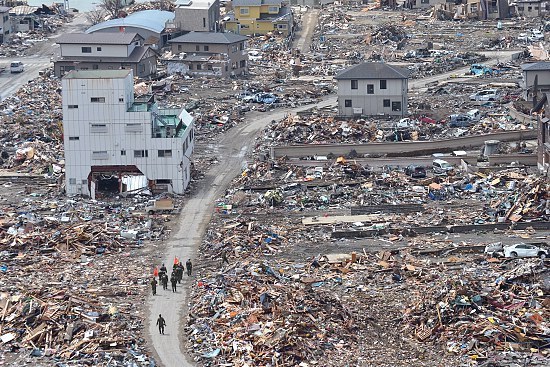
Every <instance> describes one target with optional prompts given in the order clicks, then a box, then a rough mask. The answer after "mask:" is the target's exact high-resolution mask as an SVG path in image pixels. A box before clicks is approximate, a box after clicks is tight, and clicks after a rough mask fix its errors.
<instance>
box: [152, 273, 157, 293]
mask: <svg viewBox="0 0 550 367" xmlns="http://www.w3.org/2000/svg"><path fill="white" fill-rule="evenodd" d="M151 289H152V290H153V296H156V295H157V280H156V279H155V277H153V280H151Z"/></svg>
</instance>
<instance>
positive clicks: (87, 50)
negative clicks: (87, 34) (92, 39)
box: [82, 47, 92, 54]
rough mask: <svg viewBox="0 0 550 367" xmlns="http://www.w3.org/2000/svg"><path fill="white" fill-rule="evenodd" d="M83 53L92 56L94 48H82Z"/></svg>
mask: <svg viewBox="0 0 550 367" xmlns="http://www.w3.org/2000/svg"><path fill="white" fill-rule="evenodd" d="M82 53H83V54H91V53H92V48H91V47H82Z"/></svg>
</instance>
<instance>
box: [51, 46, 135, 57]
mask: <svg viewBox="0 0 550 367" xmlns="http://www.w3.org/2000/svg"><path fill="white" fill-rule="evenodd" d="M83 47H90V48H91V51H92V52H90V53H84V52H82V48H83ZM135 47H136V46H135V45H133V44H131V45H98V44H93V45H92V44H84V43H83V44H68V43H65V44H60V45H59V48H60V51H61V57H70V56H73V57H74V56H85V57H89V56H93V57H96V58H98V59H99V58H101V57H128V56H129V55H130V54H131V53H132V51H133V50H134V48H135Z"/></svg>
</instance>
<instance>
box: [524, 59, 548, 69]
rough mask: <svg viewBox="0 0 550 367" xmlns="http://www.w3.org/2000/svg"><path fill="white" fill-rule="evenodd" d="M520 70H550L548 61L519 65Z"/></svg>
mask: <svg viewBox="0 0 550 367" xmlns="http://www.w3.org/2000/svg"><path fill="white" fill-rule="evenodd" d="M521 69H522V70H523V71H547V70H550V61H541V62H533V63H529V64H521Z"/></svg>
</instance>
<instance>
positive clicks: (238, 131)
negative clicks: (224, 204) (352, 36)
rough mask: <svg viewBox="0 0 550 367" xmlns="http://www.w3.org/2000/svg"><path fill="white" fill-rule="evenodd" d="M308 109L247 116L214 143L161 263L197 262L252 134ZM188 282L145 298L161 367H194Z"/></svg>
mask: <svg viewBox="0 0 550 367" xmlns="http://www.w3.org/2000/svg"><path fill="white" fill-rule="evenodd" d="M335 104H336V96H334V95H332V96H328V97H326V98H325V99H323V100H322V101H321V102H320V103H318V104H317V105H316V106H317V107H325V106H331V105H335ZM311 107H312V105H309V106H302V107H298V108H294V109H290V110H287V109H285V110H277V111H274V112H273V113H266V114H260V113H256V114H251V115H249V116H248V117H247V118H246V120H245V122H244V123H243V124H241V125H239V126H237V127H235V128H233V129H231V130H229V131H228V132H227V133H225V135H224V136H223V137H221V138H220V142H219V143H218V147H217V150H218V157H219V164H218V165H217V166H215V167H214V168H213V169H210V170H209V171H208V172H207V174H206V176H205V178H204V181H203V182H201V188H200V189H199V191H197V192H195V193H193V195H192V196H191V197H190V198H189V199H188V200H187V201H186V202H185V205H184V207H183V209H182V212H181V214H180V216H179V217H178V218H177V219H176V220H177V221H178V224H177V230H176V231H175V233H174V235H173V236H172V237H171V238H170V239H169V240H168V241H167V243H166V246H165V248H164V250H163V253H164V255H163V259H164V262H165V264H166V266H167V267H171V266H172V264H173V260H174V257H175V256H177V257H178V258H180V259H182V260H183V261H186V260H187V259H188V258H190V259H194V258H195V257H196V250H197V249H198V247H199V245H200V243H201V241H202V238H203V235H204V232H205V230H206V227H207V225H208V222H209V221H210V218H211V215H212V212H213V210H214V205H215V201H216V199H217V198H218V197H220V196H221V195H223V193H224V192H225V189H226V187H227V186H228V185H229V183H230V182H231V181H232V180H233V178H234V177H235V176H236V175H238V174H239V173H240V172H241V167H242V164H243V162H245V160H246V155H247V153H248V152H249V150H250V149H251V148H253V146H251V143H252V142H253V141H254V137H255V135H256V134H257V133H258V132H259V131H260V130H261V129H262V128H264V127H265V126H267V125H268V124H269V123H270V122H271V121H272V120H279V119H282V118H283V117H284V116H285V115H286V114H288V113H296V112H297V111H300V110H305V109H308V108H311ZM192 281H193V279H191V280H187V279H186V280H185V285H184V287H181V288H180V289H178V291H177V293H172V292H171V291H163V290H162V289H161V288H162V287H159V289H161V290H159V292H158V293H157V296H152V295H151V296H150V297H149V299H148V305H149V310H150V315H149V318H148V325H147V330H148V331H149V334H150V336H151V340H152V346H153V348H154V350H155V352H156V355H157V357H158V358H159V360H160V361H159V362H160V364H161V365H162V366H165V367H188V366H194V365H195V364H194V363H193V361H191V360H190V359H189V357H187V353H186V352H185V347H184V338H185V336H184V335H183V333H182V329H183V328H182V320H183V319H184V316H185V315H184V314H183V312H185V311H186V308H187V307H186V305H187V302H188V298H187V290H188V288H189V287H191V286H192V285H193V283H192ZM159 314H162V316H163V317H164V319H165V320H166V323H167V328H166V331H165V335H160V334H159V331H158V328H157V327H156V319H157V317H158V315H159Z"/></svg>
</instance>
